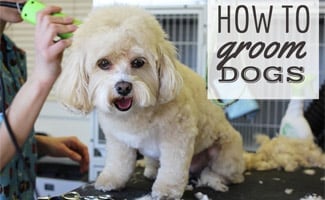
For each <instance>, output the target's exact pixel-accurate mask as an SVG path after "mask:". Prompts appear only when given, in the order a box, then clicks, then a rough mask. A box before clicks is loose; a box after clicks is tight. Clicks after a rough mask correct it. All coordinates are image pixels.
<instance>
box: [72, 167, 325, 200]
mask: <svg viewBox="0 0 325 200" xmlns="http://www.w3.org/2000/svg"><path fill="white" fill-rule="evenodd" d="M142 173H143V168H137V169H136V171H135V173H134V174H133V176H132V178H131V179H130V181H129V182H128V184H127V185H126V188H125V189H123V190H121V191H112V192H106V193H105V192H101V191H97V190H95V189H94V183H89V184H86V185H84V186H82V187H80V188H77V189H76V190H75V191H77V192H78V193H79V194H81V195H82V196H87V195H95V196H98V195H103V194H110V195H111V196H112V197H113V198H114V199H121V200H123V199H127V200H131V199H134V198H136V197H141V196H144V195H145V194H148V193H149V192H150V191H151V186H152V183H153V181H150V180H148V179H146V178H145V177H144V176H143V175H142ZM313 173H314V174H313ZM324 179H325V170H324V169H319V168H313V169H300V170H297V171H295V172H284V171H280V170H271V171H249V172H246V173H245V181H244V182H243V183H241V184H236V185H230V186H229V191H228V192H215V191H213V190H211V189H209V188H194V189H193V190H186V191H185V193H184V196H183V198H182V199H184V200H196V199H197V198H196V197H195V193H197V192H201V193H202V194H206V195H208V197H209V199H212V200H262V199H263V200H291V199H292V200H300V199H301V198H304V197H306V195H311V194H317V195H318V196H322V197H323V198H325V180H324ZM191 181H193V180H191ZM308 200H309V199H308ZM310 200H311V199H310Z"/></svg>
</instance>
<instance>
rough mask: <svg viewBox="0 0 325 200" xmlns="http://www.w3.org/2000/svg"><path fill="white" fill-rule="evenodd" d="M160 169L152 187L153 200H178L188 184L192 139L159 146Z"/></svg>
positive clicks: (183, 139) (178, 140)
mask: <svg viewBox="0 0 325 200" xmlns="http://www.w3.org/2000/svg"><path fill="white" fill-rule="evenodd" d="M160 151H161V155H160V168H159V170H158V175H157V178H156V181H155V182H154V184H153V187H152V194H151V195H152V198H153V199H157V200H160V199H180V198H181V197H182V195H183V193H184V190H185V187H186V185H187V183H188V177H189V167H190V163H191V159H192V156H193V151H194V138H175V139H168V141H166V142H164V143H162V144H161V145H160Z"/></svg>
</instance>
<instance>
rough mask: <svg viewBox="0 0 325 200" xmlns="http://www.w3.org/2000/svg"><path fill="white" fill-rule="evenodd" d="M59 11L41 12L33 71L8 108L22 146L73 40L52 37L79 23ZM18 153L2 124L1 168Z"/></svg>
mask: <svg viewBox="0 0 325 200" xmlns="http://www.w3.org/2000/svg"><path fill="white" fill-rule="evenodd" d="M59 11H60V8H59V7H54V6H50V7H47V8H45V9H44V10H43V11H41V12H40V13H38V16H37V24H36V29H35V55H36V56H35V66H34V69H33V73H32V75H31V76H30V77H29V78H28V79H27V81H26V82H25V84H24V85H23V86H22V87H21V89H20V90H19V91H18V93H17V94H16V96H15V98H14V100H13V101H12V103H11V105H10V107H8V108H7V109H6V111H5V112H6V115H7V118H8V121H9V123H10V125H11V127H12V130H13V132H14V133H15V137H16V138H17V142H18V144H19V145H20V146H22V144H23V143H24V142H25V140H26V138H27V137H28V135H29V133H30V131H31V130H32V127H33V125H34V123H35V121H36V119H37V117H38V115H39V112H40V110H41V108H42V106H43V104H44V102H45V100H46V98H47V96H48V94H49V92H50V90H51V88H52V86H53V84H54V82H55V80H56V79H57V77H58V76H59V74H60V72H61V66H60V63H61V59H62V52H63V50H64V49H65V48H66V47H68V46H69V45H70V42H71V41H70V40H60V41H59V42H53V38H54V37H55V36H56V35H57V33H65V32H73V31H74V30H76V26H75V25H73V24H72V22H73V19H72V18H70V17H64V18H62V17H54V16H51V15H50V14H51V13H56V12H59ZM15 152H16V150H15V147H14V145H13V143H12V141H11V139H10V136H9V133H8V131H7V128H6V126H5V124H4V123H2V124H1V127H0V169H2V168H3V167H4V166H6V164H7V163H8V162H9V161H10V159H11V158H12V157H13V155H14V154H15Z"/></svg>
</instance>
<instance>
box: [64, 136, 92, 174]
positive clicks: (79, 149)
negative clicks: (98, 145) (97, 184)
mask: <svg viewBox="0 0 325 200" xmlns="http://www.w3.org/2000/svg"><path fill="white" fill-rule="evenodd" d="M68 147H69V148H70V149H69V150H70V151H73V153H72V152H69V154H70V156H71V157H70V158H71V159H72V160H75V161H77V162H79V163H80V171H81V172H82V173H83V172H86V171H88V167H89V153H88V148H87V146H86V145H84V144H83V143H81V142H80V140H79V139H78V138H76V137H71V138H70V142H69V144H68ZM76 154H77V155H78V156H77V155H76Z"/></svg>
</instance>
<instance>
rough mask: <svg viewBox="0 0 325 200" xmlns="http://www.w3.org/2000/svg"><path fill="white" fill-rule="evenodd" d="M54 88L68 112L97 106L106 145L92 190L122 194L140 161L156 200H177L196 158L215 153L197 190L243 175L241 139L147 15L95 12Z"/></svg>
mask: <svg viewBox="0 0 325 200" xmlns="http://www.w3.org/2000/svg"><path fill="white" fill-rule="evenodd" d="M63 65H64V68H63V71H62V74H61V76H60V79H59V81H58V83H57V88H58V90H57V91H58V97H59V99H60V100H61V101H62V102H63V103H64V104H65V105H67V106H68V107H70V108H72V109H75V110H78V111H80V112H83V113H88V112H90V111H91V110H93V108H95V107H96V109H97V111H98V118H99V123H100V126H101V128H102V130H103V132H104V133H105V136H106V140H107V158H106V163H105V168H104V169H103V171H102V172H101V174H100V175H99V177H98V179H97V181H96V183H95V187H96V188H97V189H100V190H106V191H108V190H113V189H119V188H123V187H124V186H125V184H126V182H127V181H128V180H129V178H130V176H131V174H132V172H133V170H134V167H135V162H136V152H137V150H138V151H139V152H141V153H142V154H143V155H144V156H145V160H146V167H145V171H144V175H145V176H146V177H149V178H155V179H156V180H155V182H154V184H153V187H152V193H151V197H152V198H153V199H179V198H181V196H182V194H183V192H184V189H185V186H186V185H187V181H188V176H189V168H190V163H191V160H192V157H193V155H195V154H198V153H200V152H202V151H203V150H205V149H207V148H208V147H211V146H212V145H214V146H215V147H217V148H216V149H218V151H217V153H215V154H214V155H213V156H212V160H211V161H210V162H209V164H208V166H206V167H205V168H204V169H203V170H202V171H201V173H200V177H199V183H200V185H204V186H209V187H211V188H213V189H215V190H219V191H226V190H227V189H228V187H227V186H226V185H227V184H229V183H240V182H242V181H243V179H244V177H243V175H242V173H243V171H244V167H245V164H244V159H243V145H242V138H241V135H240V134H239V133H238V132H237V131H236V130H235V129H234V128H233V127H232V126H231V125H230V123H229V122H228V121H227V119H226V118H225V115H224V113H223V110H222V109H221V108H219V107H217V106H216V105H213V104H212V103H211V102H210V101H209V100H207V95H206V85H205V81H204V80H203V79H202V78H201V77H200V76H199V75H197V74H196V73H194V72H193V71H191V69H190V68H189V67H187V66H184V65H183V64H181V63H180V62H179V61H178V60H177V58H176V50H175V47H174V46H173V44H172V43H171V42H169V41H168V40H167V39H166V34H165V33H164V31H163V30H162V28H161V26H160V25H159V23H158V21H157V20H156V19H155V18H154V16H153V15H151V14H149V13H148V12H146V11H145V10H144V9H140V8H136V7H130V6H112V7H108V8H100V9H99V8H98V9H96V10H94V11H93V12H91V14H90V15H89V17H88V18H87V19H86V20H85V21H84V23H83V24H82V25H80V27H79V29H78V30H77V31H76V32H75V33H74V38H73V43H72V46H71V47H70V49H69V50H68V52H66V55H65V57H64V63H63Z"/></svg>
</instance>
